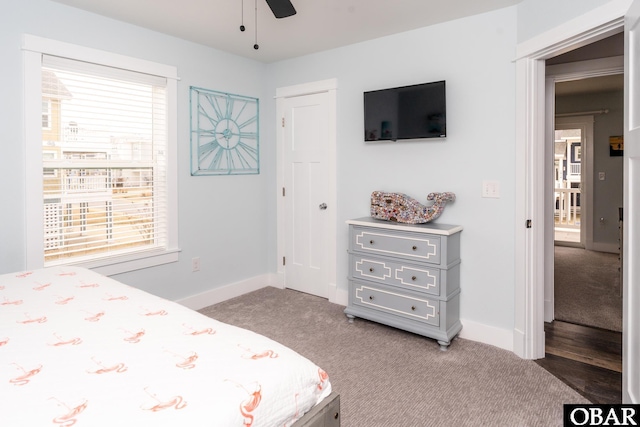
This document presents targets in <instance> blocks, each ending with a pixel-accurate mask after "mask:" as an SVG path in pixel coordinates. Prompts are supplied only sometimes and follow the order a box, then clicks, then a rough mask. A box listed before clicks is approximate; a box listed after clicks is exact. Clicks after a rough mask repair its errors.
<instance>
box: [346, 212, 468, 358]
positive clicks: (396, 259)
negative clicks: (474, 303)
mask: <svg viewBox="0 0 640 427" xmlns="http://www.w3.org/2000/svg"><path fill="white" fill-rule="evenodd" d="M347 224H349V305H348V306H347V308H346V309H345V310H344V312H345V314H346V315H347V317H348V318H349V321H350V322H353V319H354V318H355V317H361V318H363V319H368V320H372V321H375V322H379V323H383V324H385V325H389V326H393V327H396V328H400V329H404V330H406V331H410V332H413V333H416V334H420V335H423V336H426V337H429V338H434V339H436V340H438V343H439V344H440V348H441V349H442V350H446V349H447V347H448V346H449V344H450V343H451V340H452V339H453V337H455V336H456V335H457V334H458V332H460V330H461V329H462V324H461V323H460V232H461V231H462V227H460V226H455V225H444V224H437V223H427V224H416V225H413V224H399V223H394V222H388V221H381V220H376V219H373V218H370V217H365V218H359V219H354V220H349V221H347Z"/></svg>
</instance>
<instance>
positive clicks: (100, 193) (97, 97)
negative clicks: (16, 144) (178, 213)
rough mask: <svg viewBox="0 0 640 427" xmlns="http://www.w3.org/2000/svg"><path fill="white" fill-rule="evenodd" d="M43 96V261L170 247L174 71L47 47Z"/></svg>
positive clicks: (44, 63)
mask: <svg viewBox="0 0 640 427" xmlns="http://www.w3.org/2000/svg"><path fill="white" fill-rule="evenodd" d="M42 101H43V105H45V102H46V103H47V105H48V106H49V108H48V110H47V114H48V127H44V126H43V129H42V136H43V138H42V158H43V165H42V171H43V174H42V175H43V203H44V218H43V225H44V252H45V253H44V265H45V266H47V265H55V264H63V263H70V262H81V261H88V260H96V259H102V258H106V257H113V256H120V255H123V254H127V253H131V252H139V251H147V250H155V249H158V248H166V246H167V233H168V230H167V227H168V224H167V221H168V220H167V204H168V198H167V159H166V153H167V96H166V79H165V78H163V77H158V76H152V75H148V74H142V73H137V72H132V71H128V70H122V69H118V68H112V67H106V66H102V65H96V64H90V63H86V62H81V61H76V60H70V59H65V58H59V57H54V56H48V55H43V61H42ZM44 114H45V113H44V109H43V125H44V123H45V118H44Z"/></svg>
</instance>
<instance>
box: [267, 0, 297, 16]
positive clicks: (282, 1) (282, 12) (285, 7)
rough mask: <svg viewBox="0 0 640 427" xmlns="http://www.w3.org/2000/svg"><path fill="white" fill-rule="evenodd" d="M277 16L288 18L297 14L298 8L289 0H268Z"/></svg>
mask: <svg viewBox="0 0 640 427" xmlns="http://www.w3.org/2000/svg"><path fill="white" fill-rule="evenodd" d="M266 2H267V4H268V5H269V7H270V8H271V11H272V12H273V14H274V15H275V17H276V18H286V17H288V16H292V15H295V14H296V9H295V8H294V7H293V5H292V4H291V1H289V0H266Z"/></svg>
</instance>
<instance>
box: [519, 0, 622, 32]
mask: <svg viewBox="0 0 640 427" xmlns="http://www.w3.org/2000/svg"><path fill="white" fill-rule="evenodd" d="M609 1H610V0H560V1H558V0H523V1H522V2H521V3H519V4H518V43H521V42H523V41H526V40H528V39H530V38H532V37H534V36H537V35H539V34H541V33H544V32H545V31H548V30H550V29H552V28H555V27H558V26H560V25H562V24H563V23H565V22H566V21H568V20H571V19H573V18H575V17H576V16H579V15H582V14H584V13H587V12H588V11H590V10H592V9H595V8H596V7H598V6H602V5H604V4H606V3H608V2H609Z"/></svg>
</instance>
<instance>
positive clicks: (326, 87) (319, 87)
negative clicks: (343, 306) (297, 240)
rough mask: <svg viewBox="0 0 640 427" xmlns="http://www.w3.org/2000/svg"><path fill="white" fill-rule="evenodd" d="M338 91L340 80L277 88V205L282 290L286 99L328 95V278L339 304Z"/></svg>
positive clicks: (330, 292) (331, 298) (331, 295)
mask: <svg viewBox="0 0 640 427" xmlns="http://www.w3.org/2000/svg"><path fill="white" fill-rule="evenodd" d="M337 89H338V81H337V79H328V80H321V81H317V82H311V83H303V84H299V85H294V86H286V87H282V88H277V89H276V96H275V98H276V156H277V157H276V163H277V165H276V169H277V177H276V188H277V192H276V196H277V198H278V202H277V207H276V209H277V227H278V230H277V266H278V267H277V280H278V284H279V285H280V286H281V287H284V285H285V266H284V265H283V263H282V260H283V258H284V255H285V248H286V244H285V243H286V238H285V236H286V233H285V230H286V229H285V227H287V226H288V221H287V213H286V209H285V203H284V197H283V195H282V189H283V188H284V182H285V164H284V138H285V134H284V128H283V127H282V125H281V120H282V118H283V117H284V102H282V101H283V100H284V99H285V98H291V97H296V96H303V95H311V94H314V93H321V92H326V93H327V94H328V97H329V120H328V122H329V132H328V140H327V163H328V164H327V168H328V170H327V173H328V180H329V182H328V197H327V206H328V209H327V215H328V216H329V220H328V227H329V230H327V233H328V236H327V250H328V254H327V258H326V259H327V278H328V281H329V283H328V284H327V286H328V293H327V295H328V296H329V301H331V302H337V300H336V299H337V297H336V294H337V285H336V284H337V281H336V262H337V259H336V245H337V243H336V221H337V211H338V210H337V200H338V198H337V190H336V92H337Z"/></svg>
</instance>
